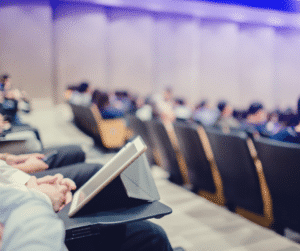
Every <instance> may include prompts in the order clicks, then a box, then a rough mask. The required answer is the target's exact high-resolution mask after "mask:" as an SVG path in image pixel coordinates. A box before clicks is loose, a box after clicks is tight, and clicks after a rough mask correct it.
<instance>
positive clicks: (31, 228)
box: [0, 185, 67, 251]
mask: <svg viewBox="0 0 300 251" xmlns="http://www.w3.org/2000/svg"><path fill="white" fill-rule="evenodd" d="M0 222H2V223H3V224H4V225H5V228H4V235H3V243H2V249H1V250H2V251H10V250H18V251H35V250H36V251H40V250H43V251H52V250H53V251H57V250H67V248H66V246H65V244H64V237H65V229H64V225H63V223H62V221H61V220H60V219H59V218H58V216H57V215H56V214H55V213H54V211H53V209H52V205H51V204H49V203H48V201H47V199H45V197H43V196H40V194H38V193H36V192H35V191H33V190H30V189H28V190H27V191H22V190H19V189H16V188H13V187H10V186H8V185H4V186H0Z"/></svg>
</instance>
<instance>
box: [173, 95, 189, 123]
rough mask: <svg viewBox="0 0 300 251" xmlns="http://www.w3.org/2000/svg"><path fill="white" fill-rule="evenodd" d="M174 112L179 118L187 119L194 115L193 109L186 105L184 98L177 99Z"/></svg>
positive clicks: (180, 119)
mask: <svg viewBox="0 0 300 251" xmlns="http://www.w3.org/2000/svg"><path fill="white" fill-rule="evenodd" d="M174 114H175V117H176V119H177V120H179V121H187V120H189V119H191V117H192V111H191V109H190V108H189V107H188V106H187V105H186V102H185V101H184V100H183V99H180V98H177V99H175V106H174Z"/></svg>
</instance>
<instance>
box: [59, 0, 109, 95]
mask: <svg viewBox="0 0 300 251" xmlns="http://www.w3.org/2000/svg"><path fill="white" fill-rule="evenodd" d="M55 29H56V31H55V32H56V44H57V47H56V48H57V59H58V69H59V72H58V79H59V90H60V92H61V93H62V92H63V90H64V89H65V87H66V86H67V85H68V84H74V83H76V84H78V83H79V82H80V81H84V80H86V81H89V82H90V83H91V84H92V86H93V87H95V88H100V89H106V88H107V87H108V86H107V75H106V74H107V53H106V39H107V18H106V14H105V12H104V10H103V9H102V8H99V7H89V6H80V7H78V6H77V7H66V6H64V7H60V8H59V9H58V10H57V13H56V20H55Z"/></svg>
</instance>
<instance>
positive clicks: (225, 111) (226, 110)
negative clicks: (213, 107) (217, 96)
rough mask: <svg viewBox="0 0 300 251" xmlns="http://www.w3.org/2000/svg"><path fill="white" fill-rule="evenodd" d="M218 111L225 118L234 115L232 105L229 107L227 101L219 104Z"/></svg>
mask: <svg viewBox="0 0 300 251" xmlns="http://www.w3.org/2000/svg"><path fill="white" fill-rule="evenodd" d="M218 109H219V111H220V112H221V116H223V117H230V116H232V114H233V109H232V107H231V105H229V104H228V103H227V102H226V101H220V102H219V103H218Z"/></svg>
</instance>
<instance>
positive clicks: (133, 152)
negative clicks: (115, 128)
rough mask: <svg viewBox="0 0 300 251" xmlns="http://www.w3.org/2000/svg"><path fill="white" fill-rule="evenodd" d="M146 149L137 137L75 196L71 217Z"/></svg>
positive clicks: (70, 212)
mask: <svg viewBox="0 0 300 251" xmlns="http://www.w3.org/2000/svg"><path fill="white" fill-rule="evenodd" d="M146 148H147V147H146V145H145V144H144V142H143V140H142V139H141V137H137V138H136V139H135V140H134V141H132V142H130V143H128V144H126V145H125V146H124V147H123V148H122V149H121V150H120V151H119V152H118V153H117V154H116V156H114V157H113V158H112V159H111V160H110V161H109V162H108V163H107V164H106V165H105V166H104V167H102V168H101V170H99V171H98V172H97V173H96V174H95V175H94V176H93V177H92V178H91V179H89V180H88V182H87V183H85V184H84V185H83V186H82V187H81V188H80V189H79V190H78V191H77V192H76V193H75V194H74V197H73V201H72V205H71V207H70V211H69V216H73V215H74V214H75V213H76V212H78V211H79V210H80V209H81V208H82V207H83V206H84V205H85V204H87V203H88V201H90V200H91V199H92V198H93V197H94V196H95V195H96V194H98V193H99V192H100V191H101V190H102V189H103V188H104V187H106V186H107V185H108V184H109V183H110V182H111V181H112V180H114V179H115V178H116V177H117V176H118V175H119V174H120V173H121V172H122V171H124V170H125V168H126V167H128V166H129V165H130V164H131V163H132V162H133V161H134V160H136V159H137V158H138V157H139V156H140V155H141V154H142V153H143V152H145V150H146Z"/></svg>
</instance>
